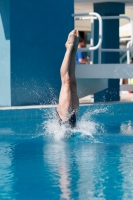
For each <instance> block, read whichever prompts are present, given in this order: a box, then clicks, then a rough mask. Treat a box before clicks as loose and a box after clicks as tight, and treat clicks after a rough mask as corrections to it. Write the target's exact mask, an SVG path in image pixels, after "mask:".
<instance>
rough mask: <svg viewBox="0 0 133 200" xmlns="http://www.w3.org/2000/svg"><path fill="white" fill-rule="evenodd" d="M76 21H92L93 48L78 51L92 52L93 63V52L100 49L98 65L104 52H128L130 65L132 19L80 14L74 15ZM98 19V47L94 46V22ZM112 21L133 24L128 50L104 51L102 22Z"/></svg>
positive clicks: (93, 13)
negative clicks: (119, 20)
mask: <svg viewBox="0 0 133 200" xmlns="http://www.w3.org/2000/svg"><path fill="white" fill-rule="evenodd" d="M72 16H73V17H74V18H75V20H87V19H89V20H91V47H89V48H79V49H78V51H83V52H85V51H86V52H87V51H91V60H92V61H93V51H94V50H97V49H98V64H101V54H102V52H121V51H126V52H127V61H128V64H129V63H130V61H129V60H130V50H131V49H132V47H133V21H132V19H131V18H130V17H127V16H102V17H101V16H100V15H99V14H98V13H95V12H91V13H80V14H72ZM96 19H98V21H99V41H98V44H97V45H96V46H93V38H94V20H96ZM111 19H127V20H129V22H130V24H131V39H130V41H129V42H128V45H127V48H121V49H120V48H119V49H104V48H102V30H103V24H102V20H111Z"/></svg>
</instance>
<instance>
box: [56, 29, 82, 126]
mask: <svg viewBox="0 0 133 200" xmlns="http://www.w3.org/2000/svg"><path fill="white" fill-rule="evenodd" d="M78 41H79V34H78V31H77V30H73V31H71V32H70V33H69V35H68V39H67V42H66V44H65V46H66V53H65V56H64V59H63V62H62V65H61V69H60V74H61V81H62V86H61V90H60V96H59V104H58V107H57V114H58V117H59V123H60V125H62V124H65V125H67V126H69V127H71V128H74V127H75V126H76V115H77V113H78V107H79V98H78V95H77V85H76V78H75V57H76V51H77V47H78Z"/></svg>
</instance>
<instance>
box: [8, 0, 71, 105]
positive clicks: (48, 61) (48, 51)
mask: <svg viewBox="0 0 133 200" xmlns="http://www.w3.org/2000/svg"><path fill="white" fill-rule="evenodd" d="M73 6H74V3H73V1H71V0H68V1H65V2H64V1H60V0H56V1H49V0H37V1H33V0H19V1H18V0H12V1H11V15H10V16H11V101H12V103H11V104H12V105H32V104H34V105H35V104H50V103H53V102H54V101H57V99H58V95H59V91H60V74H59V73H60V72H59V69H60V65H61V63H62V59H63V55H64V52H65V46H64V44H65V41H66V38H67V34H68V33H69V31H71V29H73V28H74V22H73V18H72V17H71V14H72V13H73V12H74V9H73Z"/></svg>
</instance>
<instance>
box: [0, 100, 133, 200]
mask: <svg viewBox="0 0 133 200" xmlns="http://www.w3.org/2000/svg"><path fill="white" fill-rule="evenodd" d="M6 199H12V200H34V199H36V200H41V199H43V200H44V199H45V200H47V199H48V200H49V199H53V200H56V199H57V200H58V199H63V200H64V199H74V200H75V199H81V200H87V199H89V200H93V199H95V200H96V199H98V200H104V199H108V200H112V199H113V200H115V199H116V200H119V199H120V200H121V199H122V200H123V199H125V200H127V199H133V104H132V103H128V104H104V105H98V104H97V105H88V106H81V107H80V110H79V116H78V123H77V128H76V129H75V130H73V131H72V130H68V129H67V130H66V129H65V127H62V129H60V127H59V126H58V123H57V119H56V114H55V108H43V109H37V108H34V109H20V110H0V200H6Z"/></svg>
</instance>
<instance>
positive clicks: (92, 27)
mask: <svg viewBox="0 0 133 200" xmlns="http://www.w3.org/2000/svg"><path fill="white" fill-rule="evenodd" d="M93 38H94V19H91V40H90V45H91V46H92V47H93V46H94V39H93ZM93 59H94V52H93V51H91V57H90V64H93Z"/></svg>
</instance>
